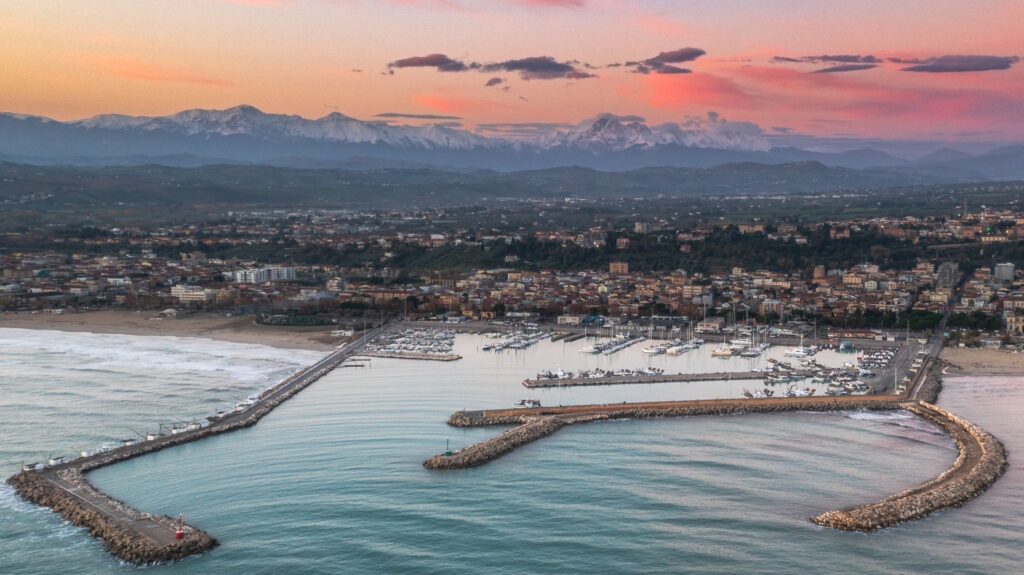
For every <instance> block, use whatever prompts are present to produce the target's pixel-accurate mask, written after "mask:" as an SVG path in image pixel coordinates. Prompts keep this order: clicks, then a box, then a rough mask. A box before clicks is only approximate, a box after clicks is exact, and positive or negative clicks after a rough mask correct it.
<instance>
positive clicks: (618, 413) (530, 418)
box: [423, 396, 901, 469]
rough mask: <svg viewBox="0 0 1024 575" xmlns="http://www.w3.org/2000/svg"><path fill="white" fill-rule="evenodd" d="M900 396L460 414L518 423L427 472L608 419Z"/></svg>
mask: <svg viewBox="0 0 1024 575" xmlns="http://www.w3.org/2000/svg"><path fill="white" fill-rule="evenodd" d="M900 407H901V398H897V397H880V396H864V397H830V398H825V397H821V398H786V399H764V400H758V399H725V400H703V401H669V402H656V403H632V404H630V403H621V404H610V405H588V406H573V407H561V408H536V409H518V410H496V411H457V412H455V413H453V414H452V415H451V417H449V418H448V425H451V426H452V427H481V426H490V425H518V427H515V428H513V429H510V430H509V431H506V432H504V433H502V434H500V435H498V436H496V437H493V438H491V439H488V440H487V441H483V442H480V443H477V444H474V445H470V446H469V447H466V448H465V449H463V450H461V451H458V452H456V453H453V454H452V455H448V456H446V455H436V456H434V457H431V458H430V459H428V460H427V461H426V462H424V464H423V465H424V466H425V467H426V468H428V469H462V468H465V467H476V466H479V465H483V464H485V463H487V462H488V461H493V460H494V459H497V458H499V457H501V456H502V455H505V454H507V453H509V452H511V451H512V450H514V449H515V448H517V447H519V446H521V445H525V444H526V443H530V442H532V441H536V440H538V439H540V438H542V437H547V436H548V435H551V434H552V433H554V432H556V431H558V430H559V429H561V428H563V427H565V426H566V425H572V424H575V423H587V422H590V421H596V420H603V419H647V418H652V417H686V416H697V415H736V414H740V413H778V412H783V411H842V410H856V409H871V410H885V411H891V410H894V409H900Z"/></svg>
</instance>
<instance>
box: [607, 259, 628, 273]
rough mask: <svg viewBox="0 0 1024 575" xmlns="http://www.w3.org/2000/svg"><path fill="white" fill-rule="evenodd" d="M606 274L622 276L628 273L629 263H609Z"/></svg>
mask: <svg viewBox="0 0 1024 575" xmlns="http://www.w3.org/2000/svg"><path fill="white" fill-rule="evenodd" d="M608 273H610V274H612V275H624V274H628V273H629V262H611V263H609V264H608Z"/></svg>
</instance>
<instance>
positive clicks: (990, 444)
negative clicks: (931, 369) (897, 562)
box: [812, 401, 1007, 531]
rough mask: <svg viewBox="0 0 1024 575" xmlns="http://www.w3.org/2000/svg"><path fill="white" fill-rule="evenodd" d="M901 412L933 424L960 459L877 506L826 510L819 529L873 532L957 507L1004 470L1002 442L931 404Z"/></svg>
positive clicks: (979, 493)
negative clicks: (951, 441) (954, 445)
mask: <svg viewBox="0 0 1024 575" xmlns="http://www.w3.org/2000/svg"><path fill="white" fill-rule="evenodd" d="M905 409H907V410H908V411H910V412H911V413H913V414H915V415H917V416H919V417H921V418H922V419H924V420H926V421H929V422H931V423H933V424H935V425H936V426H937V427H939V428H941V429H942V430H944V431H945V432H946V433H948V434H949V436H950V437H952V438H953V441H954V442H955V443H956V446H957V449H958V451H959V455H958V456H957V459H956V461H955V462H954V463H953V466H952V467H950V468H949V469H948V470H946V471H945V472H943V473H942V474H941V475H939V476H938V477H936V478H935V479H932V480H931V481H928V482H925V483H922V484H921V485H918V486H915V487H912V488H910V489H908V490H906V491H904V492H902V493H898V494H896V495H892V496H890V497H886V498H885V499H883V500H882V501H880V502H878V503H871V504H868V505H860V506H857V507H852V508H849V509H843V510H839V511H829V512H827V513H822V514H821V515H818V516H817V517H814V518H813V519H812V521H814V522H815V523H817V524H818V525H822V526H825V527H832V528H833V529H842V530H844V531H876V530H878V529H883V528H885V527H891V526H893V525H896V524H899V523H903V522H905V521H912V520H914V519H920V518H922V517H925V516H927V515H930V514H932V513H935V512H936V511H940V510H942V509H946V508H949V507H959V506H960V505H963V504H964V503H966V502H967V501H969V500H971V499H973V498H975V497H977V496H978V495H981V494H982V493H984V492H985V491H986V490H987V489H988V488H989V487H990V486H991V485H992V484H993V483H995V481H996V480H997V479H999V477H1000V476H1001V475H1002V474H1003V473H1004V472H1005V471H1006V466H1007V462H1006V450H1005V449H1004V448H1003V445H1002V443H1000V442H999V440H998V439H996V438H995V437H993V436H992V434H990V433H988V432H986V431H985V430H983V429H981V428H980V427H978V426H976V425H974V424H973V423H971V422H969V421H967V420H966V419H963V418H962V417H958V416H957V415H955V414H953V413H950V412H949V411H946V410H944V409H942V408H939V407H937V406H935V405H931V404H929V403H925V402H923V401H922V402H920V403H918V404H910V405H907V406H905Z"/></svg>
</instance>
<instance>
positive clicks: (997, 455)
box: [423, 377, 1007, 532]
mask: <svg viewBox="0 0 1024 575" xmlns="http://www.w3.org/2000/svg"><path fill="white" fill-rule="evenodd" d="M932 379H934V380H938V378H937V377H935V378H932ZM938 386H939V383H938V381H935V382H934V383H933V384H932V386H931V387H930V388H929V391H931V392H932V393H934V394H937V392H938ZM929 395H931V394H929ZM897 409H905V410H907V411H910V412H911V413H914V414H915V415H917V416H919V417H921V418H922V419H924V420H926V421H929V422H931V423H933V424H934V425H936V426H938V427H939V428H941V429H942V430H944V431H945V432H946V433H947V434H949V435H950V437H951V438H952V439H953V441H954V442H955V443H956V445H957V449H958V450H959V456H958V457H957V460H956V462H955V463H954V464H953V466H952V467H951V468H950V469H949V470H947V471H946V472H944V473H942V474H941V475H939V476H938V477H936V478H935V479H932V480H931V481H928V482H926V483H923V484H921V485H918V486H916V487H913V488H911V489H908V490H906V491H904V492H902V493H899V494H896V495H893V496H890V497H887V498H885V499H883V500H882V501H880V502H878V503H872V504H867V505H861V506H857V507H852V508H849V509H843V510H838V511H829V512H826V513H822V514H821V515H818V516H817V517H814V518H812V521H813V522H814V523H816V524H818V525H822V526H825V527H831V528H834V529H841V530H845V531H865V532H867V531H875V530H878V529H883V528H885V527H891V526H893V525H896V524H899V523H903V522H906V521H911V520H914V519H919V518H922V517H925V516H927V515H930V514H931V513H934V512H936V511H940V510H942V509H945V508H948V507H957V506H959V505H962V504H963V503H965V502H966V501H968V500H970V499H972V498H974V497H977V496H978V495H980V494H981V493H983V492H984V491H985V490H986V489H988V487H989V486H991V485H992V483H994V482H995V481H996V480H997V479H998V478H999V477H1000V476H1001V475H1002V474H1003V472H1004V471H1005V469H1006V466H1007V463H1006V452H1005V450H1004V448H1003V446H1002V444H1001V443H1000V442H999V441H998V440H997V439H996V438H995V437H993V436H992V435H991V434H989V433H987V432H986V431H984V430H982V429H981V428H979V427H977V426H976V425H974V424H972V423H970V422H969V421H967V420H965V419H963V418H961V417H958V416H956V415H955V414H953V413H950V412H948V411H946V410H943V409H941V408H939V407H936V406H934V405H932V404H930V403H926V402H924V401H921V402H916V403H915V402H908V401H907V400H906V399H905V398H903V397H902V396H899V397H886V396H863V397H843V398H829V399H824V398H784V399H766V400H750V399H748V400H708V401H681V402H663V403H644V404H616V405H593V406H576V407H571V408H555V409H543V408H538V409H527V410H518V411H520V412H522V413H516V410H496V411H476V412H469V411H459V412H456V413H454V414H452V416H451V417H450V418H449V420H448V424H449V425H451V426H453V427H477V426H487V425H515V424H519V425H518V427H515V428H513V429H511V430H509V431H506V432H504V433H502V434H500V435H498V436H496V437H494V438H491V439H489V440H487V441H483V442H481V443H477V444H474V445H471V446H469V447H467V448H465V449H463V450H461V451H458V452H455V453H452V454H442V455H436V456H434V457H431V458H430V459H428V460H427V461H425V462H424V464H423V465H424V467H426V468H428V469H439V470H443V469H462V468H467V467H476V466H480V465H484V464H485V463H487V462H489V461H492V460H494V459H497V458H498V457H501V456H503V455H505V454H507V453H509V452H511V451H513V450H514V449H516V448H517V447H519V446H522V445H525V444H527V443H530V442H532V441H536V440H537V439H540V438H542V437H546V436H548V435H551V434H552V433H554V432H555V431H558V430H559V429H561V428H562V427H565V426H567V425H572V424H575V423H587V422H591V421H598V420H606V419H622V418H629V419H642V418H653V417H683V416H699V415H735V414H741V413H782V412H792V411H850V410H871V411H892V410H897Z"/></svg>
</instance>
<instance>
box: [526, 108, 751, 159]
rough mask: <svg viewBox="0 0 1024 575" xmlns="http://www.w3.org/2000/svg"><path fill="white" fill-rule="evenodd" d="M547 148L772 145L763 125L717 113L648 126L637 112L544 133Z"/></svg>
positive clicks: (747, 147) (746, 148)
mask: <svg viewBox="0 0 1024 575" xmlns="http://www.w3.org/2000/svg"><path fill="white" fill-rule="evenodd" d="M538 144H539V145H540V146H542V147H544V148H553V147H558V146H561V147H567V148H579V149H584V150H591V151H595V152H597V151H622V150H627V149H631V148H652V147H655V146H684V147H689V148H717V149H722V150H743V151H767V150H768V149H770V148H771V145H770V144H769V143H768V140H767V138H765V137H764V134H763V133H762V132H761V129H760V128H759V127H757V125H755V124H751V123H749V122H729V121H726V120H723V119H721V118H719V117H718V116H717V115H716V114H709V115H708V116H707V118H690V119H688V120H687V121H686V122H684V123H683V124H676V123H667V124H659V125H656V126H648V125H647V124H645V123H644V121H643V119H642V118H638V117H636V116H616V115H615V114H601V115H599V116H597V117H595V118H591V119H589V120H585V121H583V122H580V123H579V124H577V125H576V126H574V127H573V128H571V129H568V130H561V131H556V132H553V133H551V134H547V135H545V136H543V137H542V138H541V139H540V140H539V141H538Z"/></svg>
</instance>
